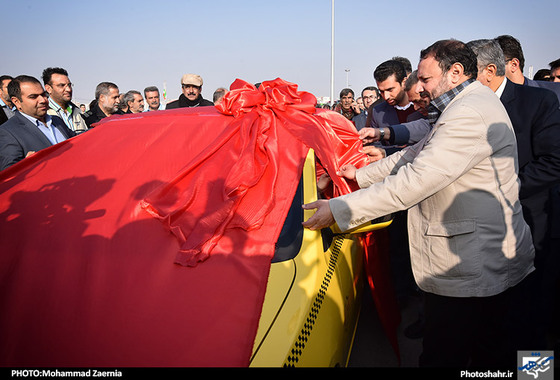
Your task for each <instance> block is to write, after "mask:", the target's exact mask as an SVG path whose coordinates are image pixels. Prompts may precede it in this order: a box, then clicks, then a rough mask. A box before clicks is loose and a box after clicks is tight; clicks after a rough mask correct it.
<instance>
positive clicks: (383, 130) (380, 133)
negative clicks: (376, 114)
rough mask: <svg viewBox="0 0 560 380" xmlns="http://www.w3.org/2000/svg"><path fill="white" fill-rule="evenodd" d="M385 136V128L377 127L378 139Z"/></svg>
mask: <svg viewBox="0 0 560 380" xmlns="http://www.w3.org/2000/svg"><path fill="white" fill-rule="evenodd" d="M384 136H385V128H379V140H383V137H384Z"/></svg>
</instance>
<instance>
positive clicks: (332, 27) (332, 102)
mask: <svg viewBox="0 0 560 380" xmlns="http://www.w3.org/2000/svg"><path fill="white" fill-rule="evenodd" d="M333 104H334V0H331V105H333Z"/></svg>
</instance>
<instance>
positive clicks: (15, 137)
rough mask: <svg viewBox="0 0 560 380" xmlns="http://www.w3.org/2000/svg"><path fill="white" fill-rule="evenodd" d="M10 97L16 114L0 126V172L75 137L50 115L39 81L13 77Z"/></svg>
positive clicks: (9, 88) (46, 96) (47, 102)
mask: <svg viewBox="0 0 560 380" xmlns="http://www.w3.org/2000/svg"><path fill="white" fill-rule="evenodd" d="M8 94H9V96H10V99H11V101H12V103H13V104H14V105H15V106H16V108H17V111H16V112H15V115H14V116H13V117H12V118H10V119H9V120H8V121H7V122H5V123H4V124H2V125H1V126H0V170H4V169H6V168H7V167H9V166H11V165H13V164H15V163H16V162H18V161H21V160H23V159H24V158H25V157H27V156H29V155H31V154H33V153H35V152H37V151H39V150H41V149H45V148H47V147H49V146H51V145H54V144H57V143H59V142H61V141H64V140H66V139H68V138H70V137H73V136H75V135H76V134H75V133H74V131H72V130H70V129H69V128H68V127H67V126H66V124H65V123H64V121H62V119H60V118H59V117H57V116H51V115H48V114H47V110H48V109H49V96H48V94H47V92H46V91H45V90H44V89H43V86H41V82H39V81H38V80H37V79H36V78H34V77H31V76H28V75H20V76H18V77H16V78H14V79H13V80H12V81H11V82H10V84H9V85H8Z"/></svg>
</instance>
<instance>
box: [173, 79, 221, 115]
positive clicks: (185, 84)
mask: <svg viewBox="0 0 560 380" xmlns="http://www.w3.org/2000/svg"><path fill="white" fill-rule="evenodd" d="M181 90H182V92H183V93H182V94H181V95H180V96H179V99H177V100H174V101H172V102H170V103H167V107H165V109H167V110H169V109H172V108H181V107H202V106H213V105H214V103H212V102H211V101H209V100H206V99H203V98H202V94H201V92H202V78H201V77H200V75H196V74H185V75H183V77H182V78H181Z"/></svg>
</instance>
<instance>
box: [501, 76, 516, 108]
mask: <svg viewBox="0 0 560 380" xmlns="http://www.w3.org/2000/svg"><path fill="white" fill-rule="evenodd" d="M505 80H506V87H505V88H504V92H503V93H502V96H500V100H501V101H502V103H510V102H512V101H513V100H514V99H515V85H514V84H513V83H512V82H510V81H509V79H505Z"/></svg>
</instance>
